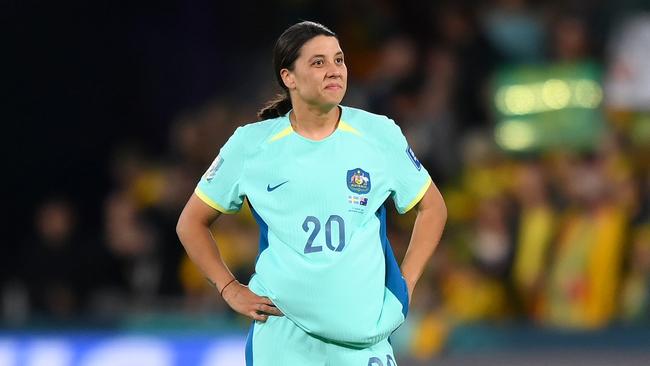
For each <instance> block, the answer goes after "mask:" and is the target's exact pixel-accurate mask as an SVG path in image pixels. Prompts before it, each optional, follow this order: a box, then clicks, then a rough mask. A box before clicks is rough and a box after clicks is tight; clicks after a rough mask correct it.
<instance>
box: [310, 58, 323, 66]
mask: <svg viewBox="0 0 650 366" xmlns="http://www.w3.org/2000/svg"><path fill="white" fill-rule="evenodd" d="M311 64H312V65H314V66H322V65H323V60H321V59H317V60H315V61H314V62H312V63H311Z"/></svg>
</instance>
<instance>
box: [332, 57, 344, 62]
mask: <svg viewBox="0 0 650 366" xmlns="http://www.w3.org/2000/svg"><path fill="white" fill-rule="evenodd" d="M334 61H336V63H337V64H342V63H343V57H337V58H336V59H335V60H334Z"/></svg>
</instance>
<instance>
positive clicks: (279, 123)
mask: <svg viewBox="0 0 650 366" xmlns="http://www.w3.org/2000/svg"><path fill="white" fill-rule="evenodd" d="M285 125H286V121H285V118H284V117H278V118H272V119H266V120H263V121H258V122H250V123H246V124H244V125H242V126H239V127H238V128H237V129H236V130H235V132H234V133H233V134H232V136H231V137H230V139H229V140H228V144H229V145H233V146H236V148H238V149H241V150H245V151H247V152H251V151H254V150H256V149H257V148H259V147H260V146H262V145H263V144H264V143H265V142H268V141H269V140H270V139H271V138H272V137H273V136H274V135H276V134H278V133H279V132H281V131H282V129H283V128H285V127H286V126H285Z"/></svg>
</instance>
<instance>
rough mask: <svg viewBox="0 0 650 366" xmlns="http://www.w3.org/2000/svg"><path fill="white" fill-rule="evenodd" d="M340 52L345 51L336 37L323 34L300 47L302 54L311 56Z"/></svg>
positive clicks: (302, 55)
mask: <svg viewBox="0 0 650 366" xmlns="http://www.w3.org/2000/svg"><path fill="white" fill-rule="evenodd" d="M339 52H343V51H341V46H339V41H338V40H337V39H336V37H328V36H322V35H321V36H316V37H314V38H312V39H310V40H309V41H307V42H306V43H305V44H304V45H303V46H302V48H301V49H300V56H301V57H307V58H309V57H312V56H314V55H335V54H337V53H339Z"/></svg>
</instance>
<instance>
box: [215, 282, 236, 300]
mask: <svg viewBox="0 0 650 366" xmlns="http://www.w3.org/2000/svg"><path fill="white" fill-rule="evenodd" d="M235 282H237V279H236V278H233V279H231V280H230V281H228V282H226V284H225V285H224V286H223V287H222V288H221V290H219V295H221V297H222V298H223V297H224V292H225V291H226V289H227V288H229V287H233V286H234V284H235Z"/></svg>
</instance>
